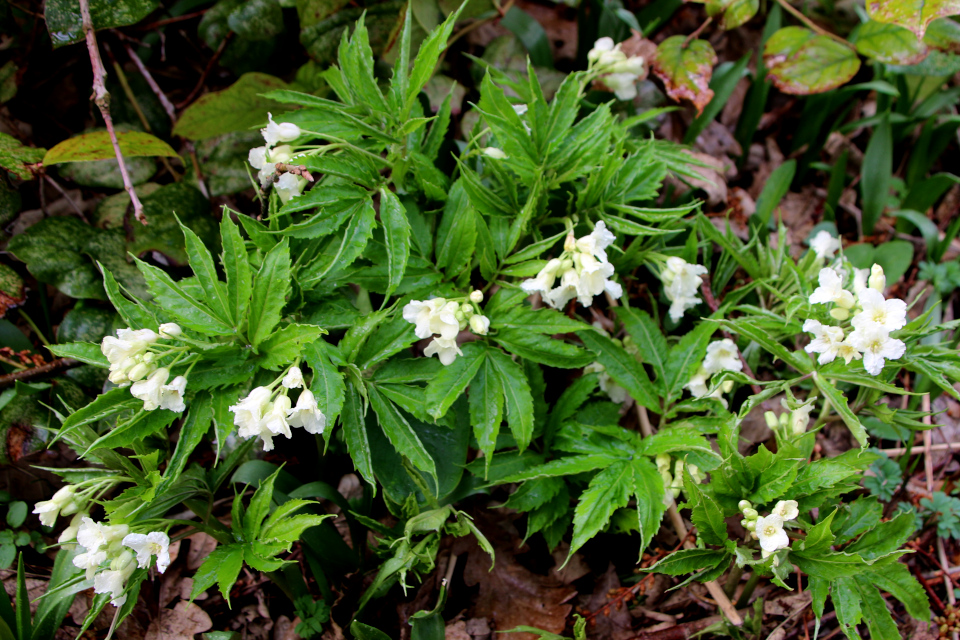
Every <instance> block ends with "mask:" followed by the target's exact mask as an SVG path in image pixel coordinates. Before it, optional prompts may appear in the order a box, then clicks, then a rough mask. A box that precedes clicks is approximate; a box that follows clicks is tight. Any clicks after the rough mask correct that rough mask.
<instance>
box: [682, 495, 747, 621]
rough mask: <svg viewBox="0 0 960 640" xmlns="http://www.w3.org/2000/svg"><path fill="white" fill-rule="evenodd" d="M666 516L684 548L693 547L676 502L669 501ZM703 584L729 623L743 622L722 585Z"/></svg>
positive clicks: (715, 582)
mask: <svg viewBox="0 0 960 640" xmlns="http://www.w3.org/2000/svg"><path fill="white" fill-rule="evenodd" d="M667 516H669V518H670V522H671V524H673V528H674V529H675V530H676V532H677V535H678V536H679V537H680V539H681V540H683V541H684V542H683V548H684V549H695V548H696V546H697V545H696V544H694V543H693V541H691V540H687V539H686V537H687V526H686V525H685V524H684V523H683V518H681V517H680V512H679V511H677V503H676V502H673V501H671V502H670V506H669V507H668V508H667ZM703 586H705V587H706V588H707V591H709V592H710V595H711V596H713V599H714V600H716V601H717V606H718V607H720V611H722V612H723V615H724V616H726V618H727V620H729V621H730V624H732V625H734V626H737V627H739V626H740V625H742V624H743V618H741V617H740V614H739V613H738V612H737V608H736V607H734V606H733V603H732V602H730V598H728V597H727V594H726V593H725V592H724V590H723V587H721V586H720V583H718V582H717V581H716V580H710V581H708V582H704V583H703Z"/></svg>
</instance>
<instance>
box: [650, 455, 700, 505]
mask: <svg viewBox="0 0 960 640" xmlns="http://www.w3.org/2000/svg"><path fill="white" fill-rule="evenodd" d="M656 462H657V471H659V472H660V477H661V478H663V488H664V492H665V493H664V496H663V503H664V504H665V505H667V506H668V507H669V506H670V504H671V503H672V502H673V501H674V500H676V499H677V498H679V497H680V492H681V491H682V490H683V469H684V466H686V469H687V473H689V474H690V477H691V478H693V481H694V482H696V483H697V484H700V483H701V482H703V480H704V475H703V473H701V471H700V468H699V467H697V465H695V464H692V463H685V462H684V461H683V460H680V459H679V458H678V459H677V460H673V458H671V457H670V454H667V453H661V454H658V455H657V458H656ZM671 467H673V468H672V469H671Z"/></svg>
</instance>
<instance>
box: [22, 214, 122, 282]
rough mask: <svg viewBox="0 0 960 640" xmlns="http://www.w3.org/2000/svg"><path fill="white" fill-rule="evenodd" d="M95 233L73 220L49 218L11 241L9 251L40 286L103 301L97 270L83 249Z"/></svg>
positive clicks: (69, 218) (78, 221)
mask: <svg viewBox="0 0 960 640" xmlns="http://www.w3.org/2000/svg"><path fill="white" fill-rule="evenodd" d="M93 233H94V232H93V230H92V229H91V227H89V226H88V225H85V224H83V223H82V222H81V221H80V220H78V219H76V218H73V217H59V216H58V217H56V218H45V219H43V220H40V221H39V222H38V223H37V224H35V225H33V226H32V227H30V228H29V229H27V230H26V231H25V232H23V233H21V234H19V235H16V236H14V237H13V238H11V239H10V242H9V243H8V245H7V249H8V250H9V251H10V252H11V253H13V254H14V255H15V256H16V257H17V258H18V259H20V260H22V261H23V262H26V263H27V269H28V270H29V271H30V273H32V274H33V275H34V277H36V279H37V280H39V281H40V282H45V283H47V284H52V285H53V286H55V287H56V288H57V289H59V290H60V291H62V292H64V293H65V294H67V295H68V296H71V297H73V298H96V299H103V298H104V293H103V286H102V285H101V284H100V274H99V273H97V269H96V267H95V266H94V265H93V263H92V262H91V261H90V260H89V259H88V258H87V257H86V256H84V255H82V253H81V251H82V249H83V248H84V247H85V246H86V245H87V243H88V242H89V241H90V239H91V237H92V235H93Z"/></svg>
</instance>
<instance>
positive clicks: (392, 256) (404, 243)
mask: <svg viewBox="0 0 960 640" xmlns="http://www.w3.org/2000/svg"><path fill="white" fill-rule="evenodd" d="M380 222H381V223H382V224H383V234H384V240H385V241H386V244H387V258H388V262H387V272H388V273H389V284H388V286H387V291H386V294H385V296H386V297H387V298H389V297H390V294H392V293H393V292H394V291H396V289H397V287H398V286H400V281H401V280H402V279H403V273H404V271H406V269H407V258H409V256H410V223H409V222H408V221H407V212H406V210H405V209H404V208H403V205H402V204H401V203H400V200H399V199H398V198H397V196H396V195H395V194H394V193H393V192H392V191H390V190H388V189H386V188H381V189H380Z"/></svg>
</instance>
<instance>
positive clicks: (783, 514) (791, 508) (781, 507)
mask: <svg viewBox="0 0 960 640" xmlns="http://www.w3.org/2000/svg"><path fill="white" fill-rule="evenodd" d="M738 506H739V507H740V511H742V512H743V516H744V517H743V520H741V521H740V524H742V525H743V526H744V528H745V529H747V531H749V532H750V536H751V537H752V538H753V539H754V540H759V541H760V550H761V551H760V553H761V555H762V556H763V557H764V558H766V557H769V556H771V555H773V554H774V553H776V552H777V551H779V550H780V549H786V548H788V547H789V546H790V538H789V537H787V532H786V531H784V529H783V524H784V523H785V522H788V521H790V520H793V519H795V518H796V517H797V516H798V515H800V511H799V509H798V508H797V506H798V505H797V501H796V500H781V501H779V502H778V503H777V504H776V506H774V508H773V513H771V514H770V515H768V516H760V514H759V513H757V510H756V509H754V508H753V505H752V504H750V501H749V500H741V501H740V504H739V505H738Z"/></svg>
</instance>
